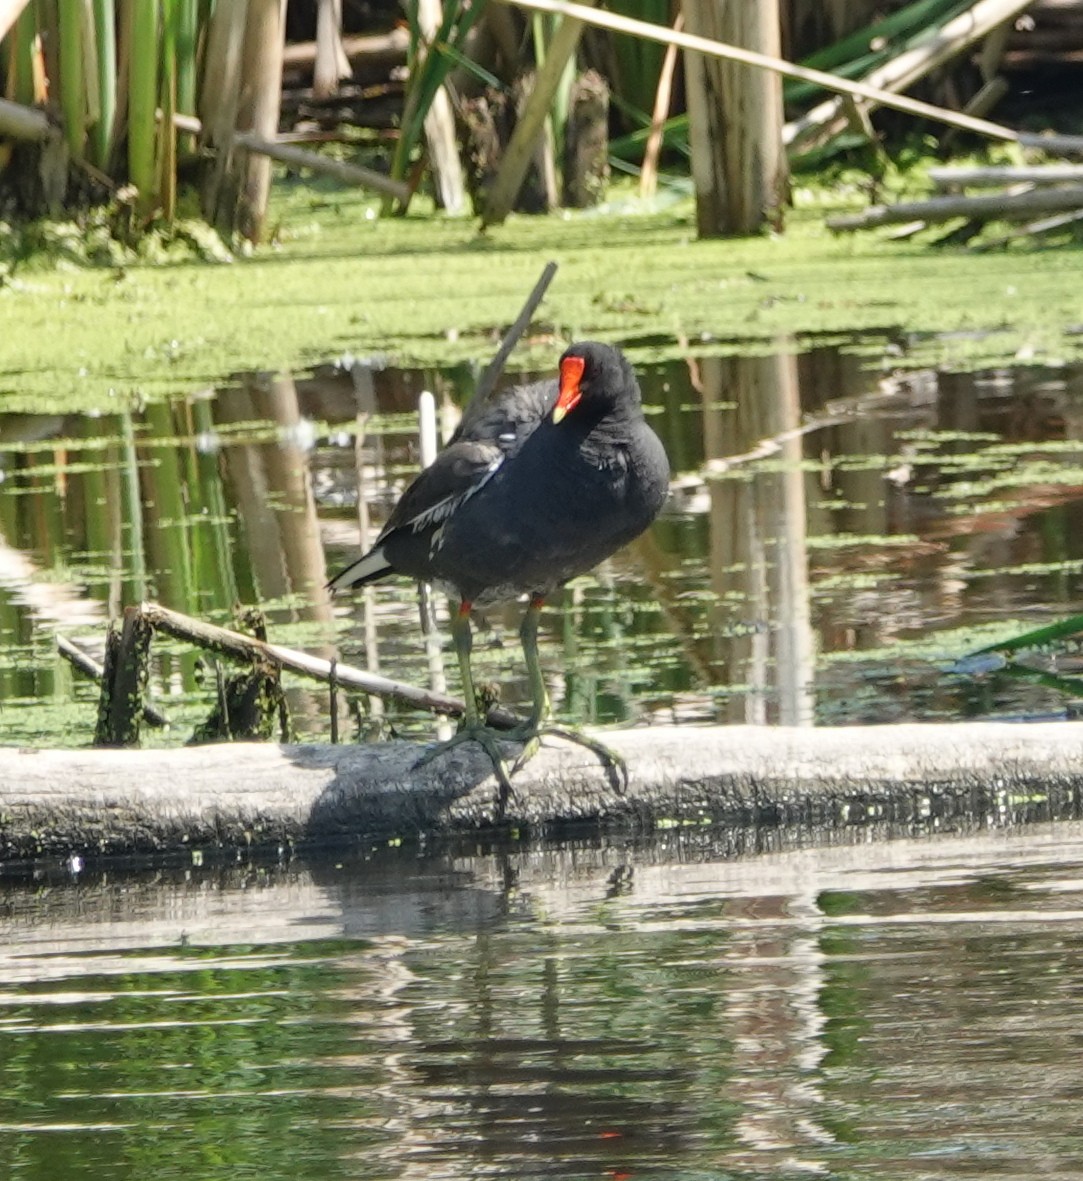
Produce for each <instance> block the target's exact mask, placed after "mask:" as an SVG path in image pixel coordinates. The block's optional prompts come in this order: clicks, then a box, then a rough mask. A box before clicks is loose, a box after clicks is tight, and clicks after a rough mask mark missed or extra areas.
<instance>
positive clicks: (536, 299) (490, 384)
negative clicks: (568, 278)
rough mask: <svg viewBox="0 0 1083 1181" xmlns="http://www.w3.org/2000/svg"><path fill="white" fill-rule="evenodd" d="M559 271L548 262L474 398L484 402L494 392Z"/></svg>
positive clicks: (480, 380) (479, 383) (505, 335)
mask: <svg viewBox="0 0 1083 1181" xmlns="http://www.w3.org/2000/svg"><path fill="white" fill-rule="evenodd" d="M556 273H557V264H556V263H555V262H547V263H546V264H545V269H544V270H543V271H542V273H541V278H540V279H539V280H538V281H537V283H536V284H535V285H534V290H533V291H532V292H531V293H530V296H529V298H528V299H527V301H526V303H525V304H523V310H522V311H521V312H520V313H519V316H518V319H516V321H515V323H514V324H512V326H511V327H510V328H509V329H508V330H507V332H506V333H505V334H504V339H503V340H502V341H501V342H500V348H499V349H497V351H496V356H495V357H493V359H492V360H491V361H490V362H489V366H488V368H487V369H486V370H485V372H484V373H483V374H482V375H481V378H480V379H479V381H478V388H477V392H476V393H475V394H474V400H475V401H479V402H483V401H484V400H485V399H486V398H487V397H488V396H489V395H490V394H491V393H492V392H493V389H494V388H495V386H496V383H497V382H498V381H499V380H500V375H501V373H503V372H504V366H505V365H506V364H507V362H508V358H509V357H510V356H511V354H512V350H513V349H514V348H515V346H516V345H517V344H518V343H519V337H521V336H522V335H523V333H524V332H525V331H526V330H527V327H528V326H529V324H530V321H531V318H532V317H533V315H534V313H535V312H536V311H537V310H538V304H540V303H541V301H542V299H544V297H545V293H546V291H547V290H548V288H549V284H550V283H552V281H553V276H554V275H555V274H556Z"/></svg>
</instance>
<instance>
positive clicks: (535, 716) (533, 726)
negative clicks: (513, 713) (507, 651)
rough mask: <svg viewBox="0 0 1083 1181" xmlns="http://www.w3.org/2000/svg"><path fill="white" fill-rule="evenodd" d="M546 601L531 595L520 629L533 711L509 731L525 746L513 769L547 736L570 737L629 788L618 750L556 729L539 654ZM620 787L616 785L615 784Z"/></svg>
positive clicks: (565, 728)
mask: <svg viewBox="0 0 1083 1181" xmlns="http://www.w3.org/2000/svg"><path fill="white" fill-rule="evenodd" d="M544 605H545V600H544V599H543V598H542V596H541V595H531V596H530V603H529V605H528V606H527V609H526V613H525V614H524V615H523V622H522V624H521V625H520V627H519V639H520V640H521V641H522V645H523V658H524V660H525V661H526V671H527V676H528V678H529V680H530V698H531V709H530V717H529V718H527V720H526V721H525V722H523V723H522V725H519V726H516V727H515V728H514V729H513V730H510V731H509V732H508V737H509V738H515V739H517V740H518V741H520V742H522V743H523V744H524V746H523V752H522V754H521V755H520V756H519V758H518V759H517V760H516V762H515V767H514V768H513V770H518V769H519V768H520V767H521V766H522V765H523V763H525V762H526V761H527V759H529V758H530V757H531V756H532V755H533V754H534V753H535V752H536V751H537V749H538V742H539V739H540V737H541V735H543V734H554V735H556V736H557V737H558V738H566V739H567V740H568V741H569V742H575V743H578V744H579V745H580V746H585V747H586V748H587V750H591V751H593V752H594V753H595V754H596V755H597V756H598V758H599V759H601V761H602V762H603V763H604V764H605V765H606V768H607V770H610V771H613V772H616V773H617V775H619V778H620V780H621V781H622V783H623V786H624V787H627V786H628V767H627V764H626V763H625V762H624V760H623V759H622V758H621V757H620V755H619V754H617V752H616V751H614V750H610V748H609V747H608V746H606V745H605V743H604V742H599V741H598V740H597V739H596V738H591V737H590V736H589V735H587V734H584V733H582V732H581V731H579V730H577V729H575V728H573V727H570V726H554V725H553V723H552V722H551V721H550V718H551V717H552V707H551V706H550V703H549V691H548V690H547V689H546V687H545V676H544V675H543V673H542V668H541V658H540V657H539V655H538V623H539V621H540V620H541V611H542V607H543V606H544ZM615 786H616V784H615Z"/></svg>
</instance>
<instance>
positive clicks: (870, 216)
mask: <svg viewBox="0 0 1083 1181" xmlns="http://www.w3.org/2000/svg"><path fill="white" fill-rule="evenodd" d="M1078 208H1083V186H1079V185H1074V186H1072V187H1071V188H1063V189H1035V190H1033V191H1032V192H1028V193H1014V194H999V193H996V194H993V195H991V196H984V197H931V198H930V199H929V200H928V201H899V202H898V203H896V204H895V205H870V206H869V208H868V209H865V210H862V212H861V213H844V214H840V215H839V216H838V217H829V218H828V219H827V225H828V228H829V229H832V230H866V229H869V228H871V227H872V226H883V225H889V224H891V223H893V222H905V221H912V220H913V219H915V218H920V219H921V220H923V221H928V222H934V221H950V220H951V219H952V218H953V217H980V218H1000V217H1004V218H1014V217H1026V216H1028V215H1029V214H1031V213H1042V212H1045V211H1050V212H1052V211H1053V210H1057V209H1078Z"/></svg>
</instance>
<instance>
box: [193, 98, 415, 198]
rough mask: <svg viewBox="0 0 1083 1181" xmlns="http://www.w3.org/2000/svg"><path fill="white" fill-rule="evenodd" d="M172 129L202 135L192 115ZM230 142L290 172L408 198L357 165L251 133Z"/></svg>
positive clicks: (401, 188) (404, 188)
mask: <svg viewBox="0 0 1083 1181" xmlns="http://www.w3.org/2000/svg"><path fill="white" fill-rule="evenodd" d="M173 126H174V127H176V128H177V130H178V131H187V132H190V133H191V134H193V135H200V134H202V131H203V124H202V123H201V122H200V120H199V119H197V118H195V117H194V116H193V115H181V114H177V115H174V116H173ZM232 141H233V144H234V146H236V147H238V148H244V150H245V151H247V152H256V153H257V154H259V155H261V156H268V157H270V158H271V159H272V160H278V161H280V162H281V163H282V164H289V165H290V166H291V167H293V168H308V169H309V170H310V171H312V172H318V173H320V174H321V175H322V176H330V177H334V179H335V180H340V181H342V182H343V184H348V185H357V187H358V188H362V189H372V190H373V191H374V192H377V193H383V194H385V195H386V196H389V197H394V198H395V199H396V200H398V201H402V200H405V199H406V197H407V195H408V194H409V186H408V185H406V184H404V183H403V182H402V181H398V180H392V179H391V178H390V177H389V176H384V174H383V173H382V172H374V171H373V170H372V169H371V168H363V167H362V166H361V165H360V164H347V163H346V161H345V160H332V159H331V158H330V157H329V156H321V155H320V154H319V152H309V151H306V150H305V149H304V148H299V147H296V146H295V145H294V144H288V143H282V142H281V141H279V140H270V139H264V138H263V137H262V136H260V135H257V134H256V133H255V132H254V131H235V132H234V133H233V137H232Z"/></svg>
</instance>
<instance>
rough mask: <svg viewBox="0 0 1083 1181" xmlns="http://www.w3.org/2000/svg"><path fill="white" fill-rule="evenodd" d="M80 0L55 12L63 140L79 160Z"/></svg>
mask: <svg viewBox="0 0 1083 1181" xmlns="http://www.w3.org/2000/svg"><path fill="white" fill-rule="evenodd" d="M84 11H85V8H84V0H66V3H61V4H60V5H59V6H58V8H57V33H58V42H59V54H60V57H59V63H60V75H59V78H58V81H59V87H58V89H59V92H60V93H59V99H60V110H61V113H62V114H63V116H64V138H65V140H66V141H67V144H68V151H69V152H70V153H71V155H72V158H73V159H75V160H81V159H82V158H83V147H84V144H85V143H86V126H87V93H86V74H85V69H84V66H85V57H84V49H83V21H84Z"/></svg>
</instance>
